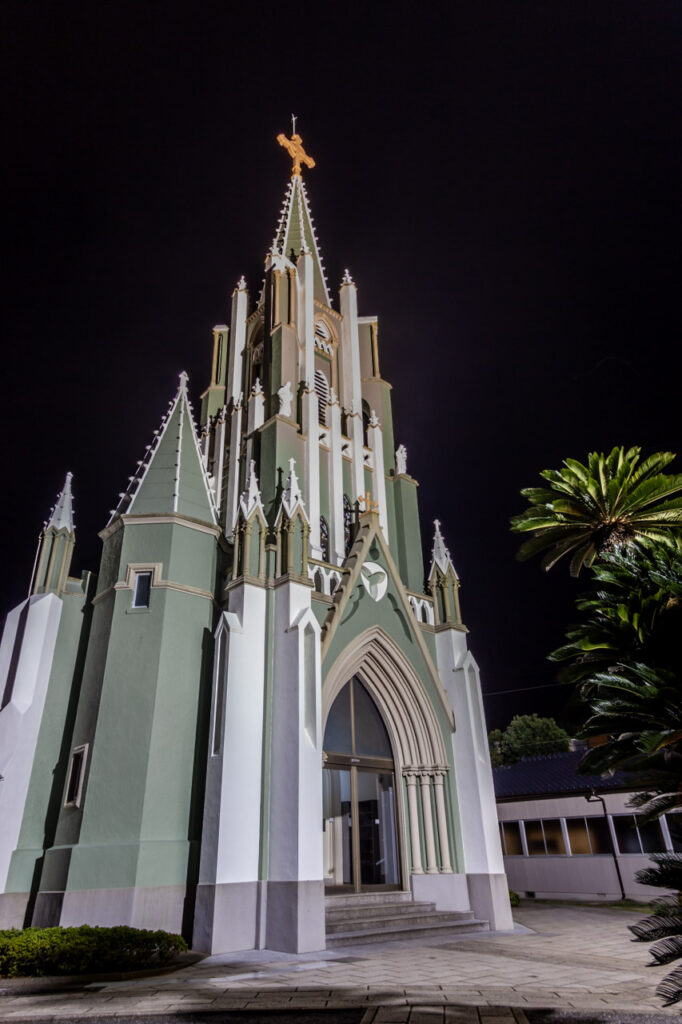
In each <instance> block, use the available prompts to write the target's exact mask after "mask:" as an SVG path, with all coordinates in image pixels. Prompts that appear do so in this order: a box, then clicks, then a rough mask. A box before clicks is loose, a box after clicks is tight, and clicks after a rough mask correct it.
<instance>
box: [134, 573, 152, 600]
mask: <svg viewBox="0 0 682 1024" xmlns="http://www.w3.org/2000/svg"><path fill="white" fill-rule="evenodd" d="M151 589H152V574H151V573H150V572H136V573H135V588H134V590H133V608H149V595H150V593H151Z"/></svg>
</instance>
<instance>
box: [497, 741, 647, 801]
mask: <svg viewBox="0 0 682 1024" xmlns="http://www.w3.org/2000/svg"><path fill="white" fill-rule="evenodd" d="M584 756H585V750H567V751H565V752H564V753H560V754H545V755H544V756H542V757H524V758H523V759H522V760H521V761H517V762H516V764H510V765H503V766H501V767H499V768H493V781H494V783H495V796H496V797H497V799H498V800H511V799H520V798H521V797H543V796H547V797H550V796H559V795H562V794H563V795H569V794H571V793H573V794H576V793H590V792H591V791H592V790H593V789H594V790H596V791H597V792H598V793H600V792H602V791H604V790H607V789H621V790H628V789H633V788H634V782H633V779H632V776H631V775H629V774H628V773H627V772H615V773H614V774H613V775H606V776H601V775H581V774H580V773H579V772H578V764H579V763H580V761H581V760H582V759H583V757H584Z"/></svg>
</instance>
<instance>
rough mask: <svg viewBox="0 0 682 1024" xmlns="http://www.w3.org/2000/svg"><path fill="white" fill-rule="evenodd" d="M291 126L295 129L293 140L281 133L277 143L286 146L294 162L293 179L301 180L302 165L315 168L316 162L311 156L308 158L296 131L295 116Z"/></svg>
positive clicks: (292, 118)
mask: <svg viewBox="0 0 682 1024" xmlns="http://www.w3.org/2000/svg"><path fill="white" fill-rule="evenodd" d="M291 124H292V128H293V131H292V133H291V138H290V139H288V138H287V137H286V135H285V134H284V133H283V132H280V133H279V135H278V136H277V141H278V142H279V144H280V146H284V148H285V149H286V151H287V153H288V154H289V156H290V157H291V159H292V160H293V166H292V168H291V177H292V178H296V177H298V178H300V177H301V164H302V163H303V164H305V165H306V167H314V166H315V161H314V160H313V158H312V157H311V156H308V154H307V153H306V151H305V149H304V148H303V140H302V138H301V136H300V135H299V134H298V132H297V131H296V118H295V117H294V115H293V114H292V115H291Z"/></svg>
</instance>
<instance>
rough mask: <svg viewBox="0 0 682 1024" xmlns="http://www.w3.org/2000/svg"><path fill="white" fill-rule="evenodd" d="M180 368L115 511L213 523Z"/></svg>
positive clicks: (208, 493) (212, 505)
mask: <svg viewBox="0 0 682 1024" xmlns="http://www.w3.org/2000/svg"><path fill="white" fill-rule="evenodd" d="M188 379H189V378H188V376H187V374H186V373H185V372H184V371H183V372H182V373H181V374H180V381H179V386H178V390H177V392H176V394H175V398H174V399H173V400H172V402H171V403H170V405H169V407H168V411H167V413H166V415H165V416H164V418H163V419H162V421H161V426H160V428H159V429H158V430H155V431H154V436H155V440H154V441H153V442H152V444H151V445H149V446H148V447H147V451H146V455H145V457H144V459H142V460H141V461H140V462H139V463H138V468H137V471H136V473H135V474H134V475H133V476H131V477H130V482H129V484H128V488H127V490H126V491H124V492H123V493H122V494H121V496H120V501H119V503H118V506H117V507H116V509H115V510H114V511H113V512H112V513H111V519H110V520H109V522H110V523H111V522H112V520H113V519H114V518H115V517H116V516H117V515H123V514H129V515H131V514H135V515H164V514H166V515H173V514H175V515H182V516H188V517H189V518H191V519H199V520H201V521H202V522H208V523H213V524H215V523H216V522H217V517H216V511H215V504H214V501H213V497H212V494H211V489H210V486H209V483H208V479H207V477H206V471H205V469H204V465H203V461H202V459H201V454H200V451H199V441H198V439H197V433H196V428H195V426H194V417H193V415H192V406H191V405H190V402H189V397H188V394H187V383H188Z"/></svg>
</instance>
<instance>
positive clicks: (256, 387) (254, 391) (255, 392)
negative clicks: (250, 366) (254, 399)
mask: <svg viewBox="0 0 682 1024" xmlns="http://www.w3.org/2000/svg"><path fill="white" fill-rule="evenodd" d="M251 394H252V395H262V394H263V388H262V387H261V383H260V377H256V383H255V384H254V385H253V388H252V390H251Z"/></svg>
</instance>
